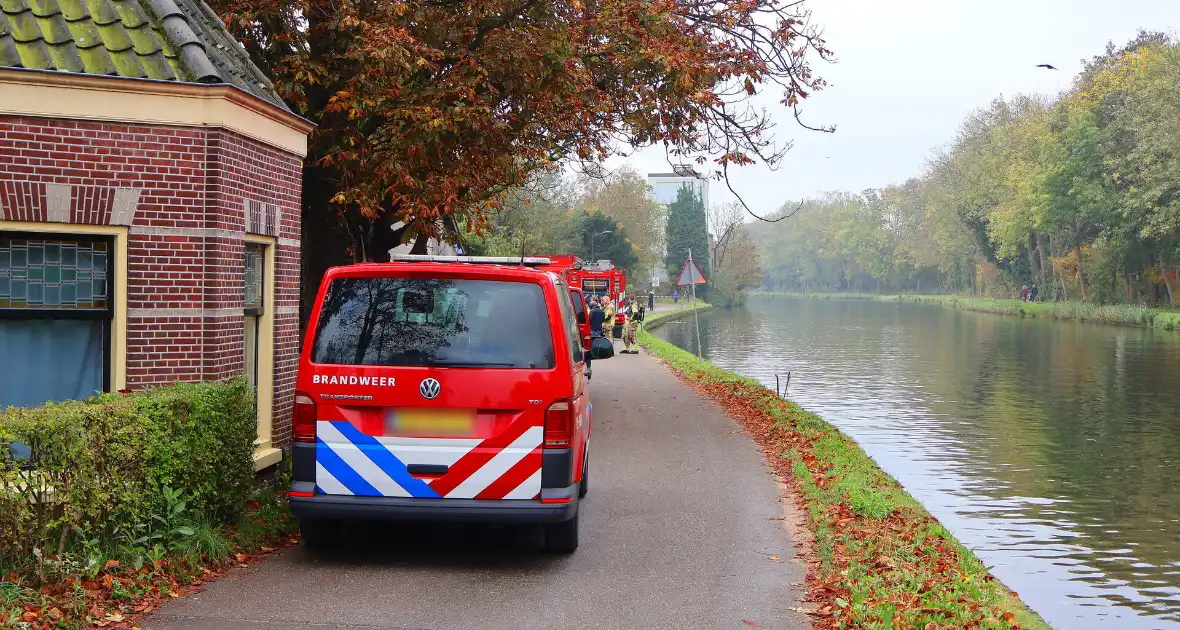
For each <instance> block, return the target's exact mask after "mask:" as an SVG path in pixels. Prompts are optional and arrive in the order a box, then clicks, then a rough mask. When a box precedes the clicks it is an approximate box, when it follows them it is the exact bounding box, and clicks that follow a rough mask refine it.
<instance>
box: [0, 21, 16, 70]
mask: <svg viewBox="0 0 1180 630" xmlns="http://www.w3.org/2000/svg"><path fill="white" fill-rule="evenodd" d="M0 22H3V17H0ZM0 26H2V24H0ZM19 65H21V61H20V53H18V52H17V51H16V42H14V41H12V37H10V36H9V35H8V34H7V33H0V66H19Z"/></svg>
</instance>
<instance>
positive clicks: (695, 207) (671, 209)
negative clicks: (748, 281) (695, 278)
mask: <svg viewBox="0 0 1180 630" xmlns="http://www.w3.org/2000/svg"><path fill="white" fill-rule="evenodd" d="M665 229H666V234H667V236H666V242H667V248H668V249H667V256H666V258H665V264H666V265H667V266H668V277H669V278H671V279H672V281H673V282H675V281H676V279H677V277H678V276H679V275H680V270H681V269H682V268H683V267H684V261H685V260H686V259H687V258H688V253H689V251H690V250H691V251H692V256H693V261H694V262H696V264H697V266H698V267H700V269H701V273H703V274H705V278H708V277H709V228H708V222H707V219H706V217H705V204H704V201H703V200H702V199H701V197H700V196H699V195H697V194H696V191H694V190H693V189H692V188H691V187H689V186H682V187H681V188H680V190H679V191H677V193H676V200H675V201H673V202H672V203H671V204H668V221H667V226H666V228H665ZM706 286H707V285H706ZM697 295H698V296H701V295H702V291H701V289H700V288H699V287H698V290H697Z"/></svg>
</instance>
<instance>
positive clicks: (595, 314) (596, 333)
mask: <svg viewBox="0 0 1180 630" xmlns="http://www.w3.org/2000/svg"><path fill="white" fill-rule="evenodd" d="M587 302H588V303H589V305H590V313H589V315H588V319H589V320H590V338H591V339H594V338H595V337H602V336H603V335H602V322H604V321H606V313H604V312H603V311H602V305H600V304H599V303H598V299H597V298H596V297H594V296H591V297H590V299H589V300H587ZM591 345H592V346H593V344H591ZM590 355H591V352H587V353H586V377H587V378H589V377H590V374H591V373H592V372H593V370H591V368H590V363H591V361H592V360H593V358H592V357H591V356H590Z"/></svg>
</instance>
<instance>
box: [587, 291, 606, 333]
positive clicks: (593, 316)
mask: <svg viewBox="0 0 1180 630" xmlns="http://www.w3.org/2000/svg"><path fill="white" fill-rule="evenodd" d="M605 321H606V312H605V311H603V310H602V305H600V304H599V303H598V300H595V299H591V301H590V336H591V337H602V336H604V335H603V333H602V324H603V322H605Z"/></svg>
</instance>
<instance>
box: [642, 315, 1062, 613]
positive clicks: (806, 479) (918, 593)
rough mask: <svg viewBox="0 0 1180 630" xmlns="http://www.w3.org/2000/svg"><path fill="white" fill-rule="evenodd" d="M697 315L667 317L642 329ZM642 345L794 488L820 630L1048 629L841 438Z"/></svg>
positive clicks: (730, 380)
mask: <svg viewBox="0 0 1180 630" xmlns="http://www.w3.org/2000/svg"><path fill="white" fill-rule="evenodd" d="M688 312H691V310H690V309H679V310H677V311H669V312H668V313H667V314H660V315H662V317H659V318H651V319H649V320H648V322H646V325H645V328H650V327H651V326H652V325H653V324H658V323H660V322H662V321H666V320H667V319H670V318H672V317H676V316H682V315H684V314H686V313H688ZM639 339H640V343H641V344H642V345H643V346H644V347H646V348H647V351H648V352H649V353H651V354H653V355H655V356H657V357H659V358H661V359H663V360H664V362H665V363H666V364H668V365H669V366H671V367H672V369H674V370H675V371H676V372H678V373H679V374H680V375H681V377H682V378H683V379H685V380H686V381H687V382H688V383H689V384H690V385H691V386H692V387H693V389H694V390H696V391H697V392H698V393H700V394H702V395H705V396H708V397H710V398H713V399H714V400H716V401H718V402H719V403H721V404H722V405H723V406H724V407H725V409H726V410H727V411H728V412H729V413H730V415H731V416H733V417H734V418H735V419H737V420H738V421H740V422H741V423H742V424H743V425H744V427H745V429H746V431H747V432H748V433H749V434H750V436H751V437H752V438H753V439H754V440H755V441H756V442H757V443H758V444H759V445H760V446H761V447H762V450H763V453H764V454H765V456H766V457H767V460H768V461H769V463H770V465H771V466H772V468H774V470H775V471H776V473H778V474H779V475H781V476H782V478H783V479H785V480H787V481H788V483H790V484H791V485H793V486H794V488H795V489H796V491H797V493H798V498H799V501H800V503H801V506H802V507H803V508H804V509H805V510H806V512H807V515H808V520H809V524H810V528H811V530H812V532H813V533H814V535H815V549H814V552H815V553H814V558H813V562H812V565H813V566H812V567H811V568H810V570H809V572H808V584H807V590H808V600H809V601H810V602H812V605H813V608H812V609H811V610H810V614H811V615H812V618H813V620H814V622H815V625H816V627H818V628H882V629H883V628H924V629H926V630H930V629H942V630H947V629H950V628H980V629H984V628H986V629H1004V630H1012V629H1014V628H1024V629H1030V628H1031V629H1047V628H1049V626H1048V625H1047V624H1045V623H1044V621H1042V620H1041V619H1040V617H1039V616H1037V615H1036V613H1034V612H1032V611H1031V610H1029V609H1028V608H1027V607H1026V606H1025V605H1024V604H1023V603H1022V602H1021V601H1020V599H1019V596H1018V595H1017V594H1016V593H1013V592H1011V591H1009V590H1008V589H1007V588H1006V587H1005V586H1004V585H1003V584H1001V583H1000V582H999V581H997V580H995V579H994V578H993V577H992V576H991V575H990V573H988V570H987V568H986V567H985V566H984V565H983V563H982V562H980V561H979V559H978V558H976V557H975V555H974V554H972V553H971V552H970V551H968V550H967V549H966V548H964V547H963V546H962V545H960V544H959V543H958V542H957V541H956V540H955V539H954V537H953V536H951V534H950V533H949V532H947V530H946V529H945V528H943V527H942V525H940V524H939V523H938V521H937V520H936V519H935V518H934V517H932V516H931V515H930V514H929V513H928V512H926V510H924V509H923V508H922V506H921V505H920V504H918V502H917V501H916V500H914V499H913V497H911V496H910V495H909V494H908V493H906V491H905V490H904V489H903V488H902V487H901V486H900V485H899V484H898V483H897V482H896V481H895V480H894V479H893V478H891V477H890V476H889V475H887V474H885V472H884V471H882V470H881V469H880V468H878V467H877V465H876V464H875V463H874V462H873V460H872V459H870V458H869V457H868V455H866V454H865V452H864V451H862V450H861V449H860V447H859V446H857V445H856V443H855V442H853V441H852V440H851V439H849V438H848V437H847V436H845V435H844V434H842V433H840V431H839V430H837V429H836V428H835V427H833V426H832V425H830V424H828V423H827V422H825V421H824V420H823V419H822V418H820V417H818V416H816V415H815V414H812V413H809V412H807V411H806V410H804V409H802V408H801V407H799V406H798V405H795V404H794V403H791V402H789V401H787V400H783V399H782V398H780V397H778V396H777V395H775V393H774V392H773V391H771V390H769V389H767V388H766V387H764V386H762V385H761V384H760V383H758V382H757V381H755V380H753V379H749V378H745V377H742V376H739V375H736V374H734V373H732V372H728V371H726V370H723V369H721V368H718V367H716V366H714V365H713V364H711V363H709V362H708V361H705V362H698V360H697V358H696V357H695V356H693V355H692V354H691V353H689V352H685V351H684V350H682V349H680V348H678V347H676V346H673V345H672V344H670V343H667V342H664V341H662V340H659V339H656V338H655V337H654V336H653V335H652V334H651V333H650V332H648V330H643V331H641V332H640V335H639Z"/></svg>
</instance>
